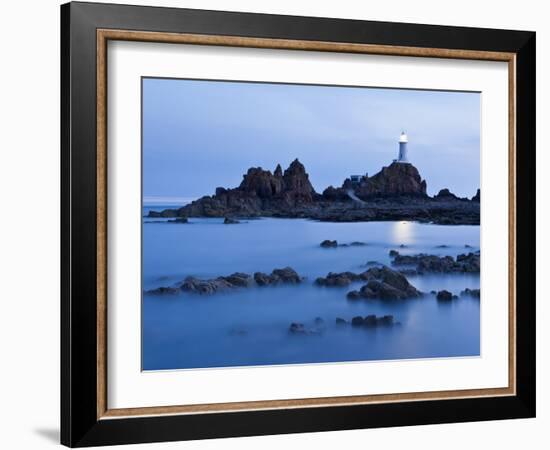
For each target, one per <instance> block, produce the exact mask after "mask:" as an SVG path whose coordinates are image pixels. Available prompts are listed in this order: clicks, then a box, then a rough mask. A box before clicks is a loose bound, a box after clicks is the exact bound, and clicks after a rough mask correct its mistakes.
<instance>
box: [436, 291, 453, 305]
mask: <svg viewBox="0 0 550 450" xmlns="http://www.w3.org/2000/svg"><path fill="white" fill-rule="evenodd" d="M436 298H437V299H438V300H439V301H445V302H448V301H451V300H452V299H453V294H452V293H450V292H449V291H447V290H445V289H443V290H442V291H439V292H438V293H437V295H436Z"/></svg>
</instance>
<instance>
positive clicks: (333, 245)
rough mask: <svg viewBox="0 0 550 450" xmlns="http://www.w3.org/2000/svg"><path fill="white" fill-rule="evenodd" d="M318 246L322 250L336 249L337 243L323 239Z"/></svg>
mask: <svg viewBox="0 0 550 450" xmlns="http://www.w3.org/2000/svg"><path fill="white" fill-rule="evenodd" d="M320 245H321V247H323V248H336V247H338V241H331V240H329V239H325V240H324V241H323V242H321V244H320Z"/></svg>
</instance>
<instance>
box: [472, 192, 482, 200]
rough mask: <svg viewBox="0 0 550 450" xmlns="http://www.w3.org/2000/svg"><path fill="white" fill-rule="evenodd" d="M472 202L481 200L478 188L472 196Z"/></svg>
mask: <svg viewBox="0 0 550 450" xmlns="http://www.w3.org/2000/svg"><path fill="white" fill-rule="evenodd" d="M472 201H473V202H477V203H479V202H480V201H481V191H480V190H479V189H478V190H477V192H476V195H474V196H473V197H472Z"/></svg>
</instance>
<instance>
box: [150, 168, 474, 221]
mask: <svg viewBox="0 0 550 450" xmlns="http://www.w3.org/2000/svg"><path fill="white" fill-rule="evenodd" d="M479 196H480V194H479V190H478V193H477V194H476V196H475V197H474V198H472V200H468V199H459V198H458V197H456V196H455V195H454V194H452V193H451V192H450V191H449V190H448V189H442V190H441V191H440V192H439V194H438V195H436V196H435V197H433V198H432V197H429V196H428V195H427V194H426V181H425V180H423V179H422V178H421V176H420V174H419V172H418V170H417V168H416V167H414V166H413V165H412V164H410V163H395V162H394V163H392V164H390V165H389V166H388V167H383V168H382V170H381V171H380V172H378V173H377V174H375V175H373V176H372V177H368V176H366V175H365V176H364V177H362V178H361V180H360V181H359V182H353V183H352V181H351V180H350V179H347V180H345V181H344V183H343V184H342V186H341V187H338V188H335V187H333V186H329V187H328V188H326V189H325V190H324V191H323V193H322V194H318V193H316V192H315V190H314V188H313V186H312V185H311V182H310V181H309V175H308V174H307V172H306V169H305V167H304V165H303V164H302V163H300V161H298V159H295V160H294V161H293V162H292V163H291V164H290V166H289V167H288V168H287V169H286V170H285V171H283V169H282V168H281V166H280V165H279V164H278V165H277V167H276V168H275V170H274V171H273V173H272V172H271V171H269V170H264V169H262V168H261V167H252V168H250V169H248V171H247V173H246V174H245V175H244V176H243V180H242V182H241V184H240V185H239V186H238V187H236V188H233V189H226V188H223V187H218V188H216V191H215V194H214V195H212V196H205V197H202V198H200V199H198V200H195V201H194V202H192V203H190V204H188V205H186V206H183V207H181V208H179V209H165V210H164V211H160V212H159V211H151V212H149V217H159V218H164V217H169V218H174V217H230V218H234V220H237V219H238V218H241V217H258V216H265V217H292V218H295V217H302V218H310V219H316V220H321V221H331V222H355V221H374V220H379V221H380V220H415V221H422V222H432V223H437V224H442V225H452V224H472V225H477V224H479V206H480V204H479Z"/></svg>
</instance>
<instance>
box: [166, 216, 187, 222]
mask: <svg viewBox="0 0 550 450" xmlns="http://www.w3.org/2000/svg"><path fill="white" fill-rule="evenodd" d="M167 222H170V223H189V220H188V219H187V217H177V218H176V219H171V220H167Z"/></svg>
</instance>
